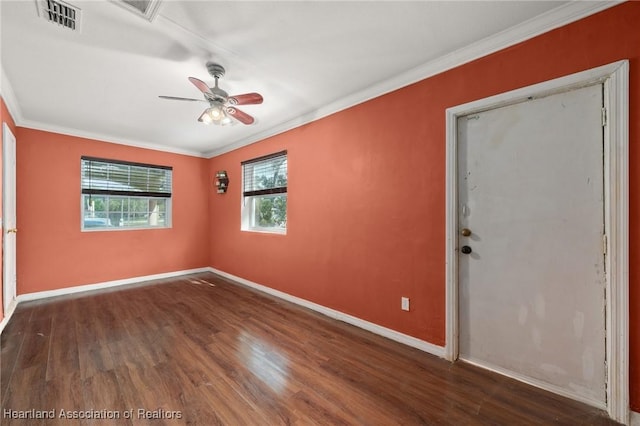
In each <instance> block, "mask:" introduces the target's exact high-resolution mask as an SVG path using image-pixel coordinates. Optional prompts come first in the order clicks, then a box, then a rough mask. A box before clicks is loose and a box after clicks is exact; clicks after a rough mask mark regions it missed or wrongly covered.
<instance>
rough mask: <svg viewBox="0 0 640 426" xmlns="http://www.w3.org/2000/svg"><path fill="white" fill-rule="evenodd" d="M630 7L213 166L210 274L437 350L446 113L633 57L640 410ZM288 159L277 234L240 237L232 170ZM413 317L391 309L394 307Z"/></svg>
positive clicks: (639, 280)
mask: <svg viewBox="0 0 640 426" xmlns="http://www.w3.org/2000/svg"><path fill="white" fill-rule="evenodd" d="M638 22H640V3H638V2H629V3H624V4H622V5H619V6H616V7H614V8H611V9H608V10H606V11H604V12H601V13H599V14H597V15H594V16H591V17H588V18H586V19H583V20H581V21H579V22H576V23H574V24H571V25H568V26H565V27H562V28H559V29H557V30H554V31H551V32H549V33H547V34H544V35H542V36H539V37H537V38H535V39H532V40H529V41H526V42H524V43H521V44H518V45H516V46H512V47H510V48H507V49H505V50H502V51H500V52H498V53H495V54H492V55H489V56H487V57H484V58H482V59H479V60H476V61H474V62H471V63H469V64H465V65H463V66H460V67H458V68H455V69H453V70H451V71H448V72H445V73H442V74H439V75H437V76H434V77H432V78H428V79H426V80H423V81H421V82H419V83H416V84H414V85H411V86H409V87H406V88H403V89H401V90H398V91H396V92H393V93H391V94H388V95H385V96H382V97H379V98H377V99H374V100H371V101H369V102H366V103H364V104H361V105H358V106H355V107H353V108H350V109H348V110H345V111H342V112H340V113H337V114H334V115H332V116H329V117H327V118H324V119H321V120H319V121H316V122H313V123H310V124H308V125H305V126H303V127H300V128H297V129H294V130H291V131H289V132H286V133H283V134H280V135H277V136H274V137H272V138H269V139H267V140H264V141H262V142H259V143H256V144H254V145H251V146H248V147H244V148H241V149H238V150H236V151H233V152H230V153H227V154H224V155H221V156H219V157H216V158H213V159H212V160H211V164H210V170H209V175H210V179H213V175H214V173H215V171H216V170H221V169H225V170H227V171H228V172H229V174H230V179H231V184H230V189H229V192H228V193H227V194H225V195H217V194H213V193H212V194H211V195H210V209H211V212H212V217H213V222H212V223H211V236H210V241H211V256H210V264H211V266H213V267H215V268H217V269H220V270H222V271H226V272H229V273H231V274H234V275H237V276H240V277H243V278H246V279H249V280H251V281H255V282H258V283H261V284H264V285H267V286H270V287H273V288H275V289H278V290H281V291H284V292H287V293H290V294H293V295H295V296H299V297H302V298H305V299H308V300H311V301H313V302H316V303H319V304H321V305H325V306H328V307H331V308H334V309H338V310H340V311H343V312H346V313H349V314H352V315H355V316H357V317H360V318H363V319H365V320H368V321H372V322H375V323H377V324H380V325H383V326H386V327H390V328H392V329H395V330H398V331H400V332H403V333H406V334H409V335H412V336H415V337H417V338H420V339H424V340H426V341H429V342H431V343H434V344H437V345H443V344H444V343H445V341H444V340H445V257H444V255H445V252H444V250H445V228H444V227H445V109H446V108H448V107H451V106H455V105H459V104H462V103H465V102H469V101H473V100H477V99H481V98H484V97H487V96H491V95H495V94H498V93H502V92H506V91H509V90H512V89H515V88H519V87H523V86H527V85H531V84H535V83H538V82H542V81H546V80H550V79H553V78H556V77H561V76H564V75H567V74H571V73H575V72H578V71H583V70H586V69H589V68H594V67H597V66H600V65H604V64H607V63H611V62H614V61H618V60H621V59H629V60H630V69H631V71H630V72H631V75H630V80H631V87H630V91H629V93H630V129H629V130H630V159H629V163H630V167H631V171H630V189H631V190H630V192H631V195H630V197H631V199H630V217H631V224H630V236H629V237H630V245H631V246H630V264H631V271H630V293H631V294H630V297H631V307H630V312H631V324H632V325H631V336H630V337H631V377H630V379H631V384H632V389H631V392H632V406H633V408H634V409H636V410H640V367H639V366H640V327H637V325H638V323H639V322H640V312H639V311H640V310H639V309H638V307H639V306H640V219H638V218H639V217H640V195H639V194H640V167H638V166H637V164H639V163H640V147H638V144H639V143H640V104H639V102H640V84H639V83H640V31H638ZM283 149H286V150H288V152H289V163H288V164H289V165H288V167H289V181H290V186H289V207H288V231H287V235H286V236H282V235H265V234H256V233H247V232H241V231H240V204H241V195H240V191H241V188H240V184H241V174H240V170H241V169H240V161H242V160H247V159H250V158H253V157H256V156H260V155H264V154H269V153H272V152H276V151H280V150H283ZM401 296H408V297H410V298H411V311H410V312H403V311H401V310H400V297H401Z"/></svg>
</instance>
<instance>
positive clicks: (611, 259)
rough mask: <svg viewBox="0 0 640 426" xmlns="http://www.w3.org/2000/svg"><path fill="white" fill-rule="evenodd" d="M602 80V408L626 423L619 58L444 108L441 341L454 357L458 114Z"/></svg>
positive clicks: (625, 117)
mask: <svg viewBox="0 0 640 426" xmlns="http://www.w3.org/2000/svg"><path fill="white" fill-rule="evenodd" d="M599 83H603V84H604V103H605V106H606V109H607V116H608V117H607V125H606V127H605V134H604V145H605V146H604V157H605V158H604V161H605V164H604V174H605V176H604V177H605V183H604V185H605V227H606V228H605V230H606V234H607V236H608V241H607V258H606V270H607V277H606V278H607V285H606V312H607V315H606V327H607V334H606V339H607V342H606V345H607V348H606V350H607V378H608V383H607V411H608V413H609V416H611V418H613V419H614V420H616V421H618V422H621V423H624V424H628V422H629V375H628V371H629V344H628V340H629V238H628V230H629V160H628V159H629V61H627V60H623V61H618V62H614V63H612V64H608V65H604V66H601V67H598V68H594V69H591V70H587V71H583V72H579V73H576V74H571V75H569V76H566V77H561V78H557V79H554V80H550V81H546V82H543V83H539V84H535V85H532V86H528V87H524V88H521V89H517V90H513V91H510V92H507V93H502V94H499V95H495V96H491V97H488V98H485V99H480V100H478V101H474V102H469V103H466V104H463V105H458V106H455V107H452V108H448V109H447V110H446V139H447V142H446V144H447V145H446V149H447V152H446V247H445V250H446V255H445V257H446V273H445V274H446V344H445V357H446V358H447V359H448V360H450V361H455V360H456V359H458V337H459V324H458V246H457V244H458V199H457V198H458V195H457V194H458V191H457V186H458V182H457V174H458V170H457V167H458V166H457V147H458V140H457V134H458V131H457V118H458V117H460V116H465V115H468V114H473V113H478V112H481V111H486V110H489V109H494V108H499V107H502V106H506V105H510V104H514V103H518V102H522V101H525V100H526V99H527V98H529V97H532V96H533V97H541V96H547V95H551V94H554V93H558V92H563V91H566V90H570V89H573V88H578V87H585V86H590V85H593V84H599Z"/></svg>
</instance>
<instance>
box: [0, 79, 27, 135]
mask: <svg viewBox="0 0 640 426" xmlns="http://www.w3.org/2000/svg"><path fill="white" fill-rule="evenodd" d="M0 74H1V76H0V96H2V99H3V100H4V103H5V105H6V106H7V109H8V110H9V114H11V118H13V121H14V122H15V123H16V126H17V125H18V122H20V121H22V111H21V110H20V104H18V99H17V98H16V94H15V92H14V91H13V87H12V86H11V82H9V79H8V78H7V73H6V72H5V71H4V66H0Z"/></svg>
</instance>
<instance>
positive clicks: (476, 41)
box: [0, 0, 612, 157]
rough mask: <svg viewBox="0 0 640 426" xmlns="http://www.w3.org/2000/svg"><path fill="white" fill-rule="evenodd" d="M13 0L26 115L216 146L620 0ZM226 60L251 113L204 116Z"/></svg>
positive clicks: (18, 104)
mask: <svg viewBox="0 0 640 426" xmlns="http://www.w3.org/2000/svg"><path fill="white" fill-rule="evenodd" d="M68 3H70V4H72V5H74V6H77V7H79V8H80V9H81V24H80V31H76V32H72V31H70V30H68V29H66V28H62V27H59V26H58V25H56V24H52V23H50V22H47V21H45V20H44V19H42V18H40V17H39V16H38V13H37V8H36V1H35V0H22V1H7V0H2V1H0V8H1V9H0V22H1V37H2V38H1V40H0V41H1V60H2V73H3V75H2V87H0V93H1V94H2V96H3V97H4V98H5V101H6V102H7V104H8V105H9V107H10V110H11V112H12V114H13V115H14V116H15V117H14V118H15V119H16V121H17V122H18V124H19V125H21V126H25V127H31V128H38V129H45V130H50V131H55V132H60V133H67V134H73V135H78V136H85V137H92V138H96V139H101V140H107V141H112V142H118V143H125V144H130V145H136V146H147V147H152V148H156V149H161V150H166V151H172V152H182V153H187V154H192V155H199V156H205V157H208V156H212V155H215V154H218V153H221V152H225V151H228V150H230V149H233V148H235V147H238V146H242V145H246V144H248V143H252V142H255V141H257V140H260V139H263V138H264V137H266V136H270V135H273V134H277V133H279V132H282V131H284V130H287V129H289V128H292V127H295V126H297V125H300V124H303V123H306V122H309V121H311V120H313V119H317V118H319V117H322V116H326V115H328V114H330V113H333V112H336V111H338V110H340V109H343V108H346V107H349V106H351V105H354V104H357V103H359V102H362V101H364V100H366V99H370V98H372V97H375V96H378V95H380V94H382V93H385V92H388V91H390V90H393V89H396V88H399V87H402V86H404V85H406V84H409V83H411V82H415V81H417V80H420V79H422V78H425V77H428V76H429V75H433V74H435V73H437V72H441V71H443V70H445V69H447V68H449V67H451V66H455V65H458V64H460V63H463V62H467V61H469V60H472V59H475V58H477V57H479V56H483V55H485V54H487V53H490V52H491V51H495V50H497V49H500V48H503V47H505V46H506V45H509V44H513V43H515V42H518V41H521V40H524V39H526V38H529V37H532V36H534V35H536V34H539V33H541V32H544V31H546V30H548V29H550V28H554V27H557V26H559V25H563V24H565V23H567V22H570V21H573V20H576V19H579V18H581V17H583V16H586V15H588V14H591V13H595V12H596V11H598V10H601V9H603V8H605V7H609V6H611V5H612V3H610V2H564V1H524V2H504V1H485V2H479V1H472V2H461V1H456V2H454V1H446V2H441V1H409V2H405V1H357V2H346V1H299V2H292V1H282V2H274V1H258V2H247V1H190V2H188V1H167V0H165V1H164V2H162V3H161V4H160V7H159V12H158V15H157V16H156V18H155V19H154V20H153V21H152V22H149V21H148V20H145V19H144V18H143V17H140V16H136V15H135V14H133V13H131V12H130V11H128V10H126V9H125V8H122V7H119V6H118V5H116V4H114V2H113V1H79V0H69V1H68ZM209 60H213V61H215V62H218V63H220V64H222V65H223V66H224V67H225V68H226V70H227V73H226V75H225V76H224V77H223V78H222V79H221V80H220V86H221V88H222V89H224V90H226V91H227V92H229V93H230V94H241V93H246V92H253V91H255V92H259V93H261V94H262V95H263V97H264V103H263V104H261V105H248V106H243V107H241V109H242V110H243V111H245V112H247V113H249V114H251V115H253V116H254V117H255V118H256V123H255V124H253V125H250V126H245V125H243V124H240V123H237V124H236V125H233V126H226V127H219V126H214V125H209V126H207V125H204V124H202V123H199V122H198V121H197V118H198V116H199V115H200V113H201V112H202V111H203V110H204V109H205V107H206V106H207V104H205V103H201V102H179V101H168V100H162V99H159V98H158V95H169V96H180V97H188V98H191V97H194V98H199V97H201V96H202V95H201V94H200V92H198V90H197V89H196V88H195V87H194V86H193V85H192V84H191V83H190V82H189V81H188V80H187V77H189V76H193V77H196V78H199V79H201V80H204V81H205V82H207V83H208V84H210V85H211V86H212V85H213V78H211V77H210V76H209V74H208V72H207V70H206V68H205V63H206V62H207V61H209Z"/></svg>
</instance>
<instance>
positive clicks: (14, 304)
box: [0, 300, 18, 334]
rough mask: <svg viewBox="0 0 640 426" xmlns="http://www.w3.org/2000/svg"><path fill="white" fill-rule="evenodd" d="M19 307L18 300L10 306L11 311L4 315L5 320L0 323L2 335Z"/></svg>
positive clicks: (8, 310)
mask: <svg viewBox="0 0 640 426" xmlns="http://www.w3.org/2000/svg"><path fill="white" fill-rule="evenodd" d="M17 305H18V301H17V300H14V301H12V302H11V303H10V304H9V309H7V312H5V313H4V318H2V321H0V334H2V331H3V330H4V327H5V326H6V325H7V323H8V322H9V320H10V319H11V316H12V315H13V313H14V312H15V310H16V306H17Z"/></svg>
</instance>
